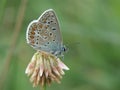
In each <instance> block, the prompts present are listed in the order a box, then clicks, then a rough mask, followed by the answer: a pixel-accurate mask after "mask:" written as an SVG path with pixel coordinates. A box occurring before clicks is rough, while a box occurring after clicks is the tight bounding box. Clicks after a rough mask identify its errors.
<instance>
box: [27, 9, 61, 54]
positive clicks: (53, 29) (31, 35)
mask: <svg viewBox="0 0 120 90" xmlns="http://www.w3.org/2000/svg"><path fill="white" fill-rule="evenodd" d="M26 34H27V35H26V38H27V43H28V44H30V45H31V46H32V47H33V48H34V49H37V50H42V51H46V52H52V51H53V52H55V51H59V50H60V48H61V45H62V37H61V33H60V28H59V23H58V19H57V17H56V15H55V12H54V11H53V10H52V9H49V10H46V11H45V12H44V13H43V14H42V15H41V16H40V17H39V19H38V20H34V21H32V22H31V23H30V24H29V26H28V28H27V33H26Z"/></svg>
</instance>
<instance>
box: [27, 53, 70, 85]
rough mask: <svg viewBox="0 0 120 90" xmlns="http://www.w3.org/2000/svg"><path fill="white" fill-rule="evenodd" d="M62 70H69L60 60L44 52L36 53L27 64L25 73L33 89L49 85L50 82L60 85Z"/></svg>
mask: <svg viewBox="0 0 120 90" xmlns="http://www.w3.org/2000/svg"><path fill="white" fill-rule="evenodd" d="M63 70H69V68H68V67H67V66H66V65H65V64H64V63H63V62H62V61H61V60H60V58H58V57H56V56H54V55H52V54H48V53H45V52H41V51H37V52H36V53H35V54H34V55H33V57H32V59H31V61H30V62H29V64H28V66H27V68H26V71H25V73H26V74H27V75H28V76H29V77H30V82H32V83H33V87H36V86H37V85H41V86H42V87H44V86H45V85H50V84H51V83H52V82H54V81H55V82H57V83H60V80H61V79H62V75H64V74H65V72H64V71H63Z"/></svg>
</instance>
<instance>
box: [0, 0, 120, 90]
mask: <svg viewBox="0 0 120 90" xmlns="http://www.w3.org/2000/svg"><path fill="white" fill-rule="evenodd" d="M24 1H27V2H24ZM21 2H23V3H21ZM23 4H24V5H25V6H22V5H23ZM22 8H23V9H25V11H24V12H22ZM49 8H52V9H54V10H55V12H56V14H57V16H58V18H59V22H60V28H61V33H62V36H63V39H64V43H65V45H67V47H68V48H69V51H68V53H66V54H65V58H64V61H63V62H64V63H65V64H66V65H67V66H68V67H69V68H70V70H69V71H66V74H65V76H64V77H63V79H62V83H61V84H56V83H53V84H52V85H51V86H50V87H47V90H120V0H0V90H40V87H39V86H38V87H37V88H33V87H32V84H31V83H30V82H29V78H28V77H27V76H26V75H25V69H26V67H27V64H28V63H29V61H30V60H31V57H32V55H33V54H34V53H35V52H36V51H35V50H34V49H33V48H31V47H30V46H29V45H28V44H26V37H25V35H26V29H27V26H28V24H29V23H30V22H31V21H32V20H34V19H37V18H38V17H39V16H40V15H41V13H43V12H44V11H45V10H47V9H49ZM21 12H22V13H21ZM19 17H20V18H19ZM21 18H23V19H21ZM20 22H21V25H20ZM17 25H18V26H17ZM17 30H18V31H17Z"/></svg>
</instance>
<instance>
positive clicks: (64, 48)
mask: <svg viewBox="0 0 120 90" xmlns="http://www.w3.org/2000/svg"><path fill="white" fill-rule="evenodd" d="M61 51H62V53H64V52H67V51H68V48H67V47H66V46H65V45H64V46H62V48H61Z"/></svg>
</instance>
